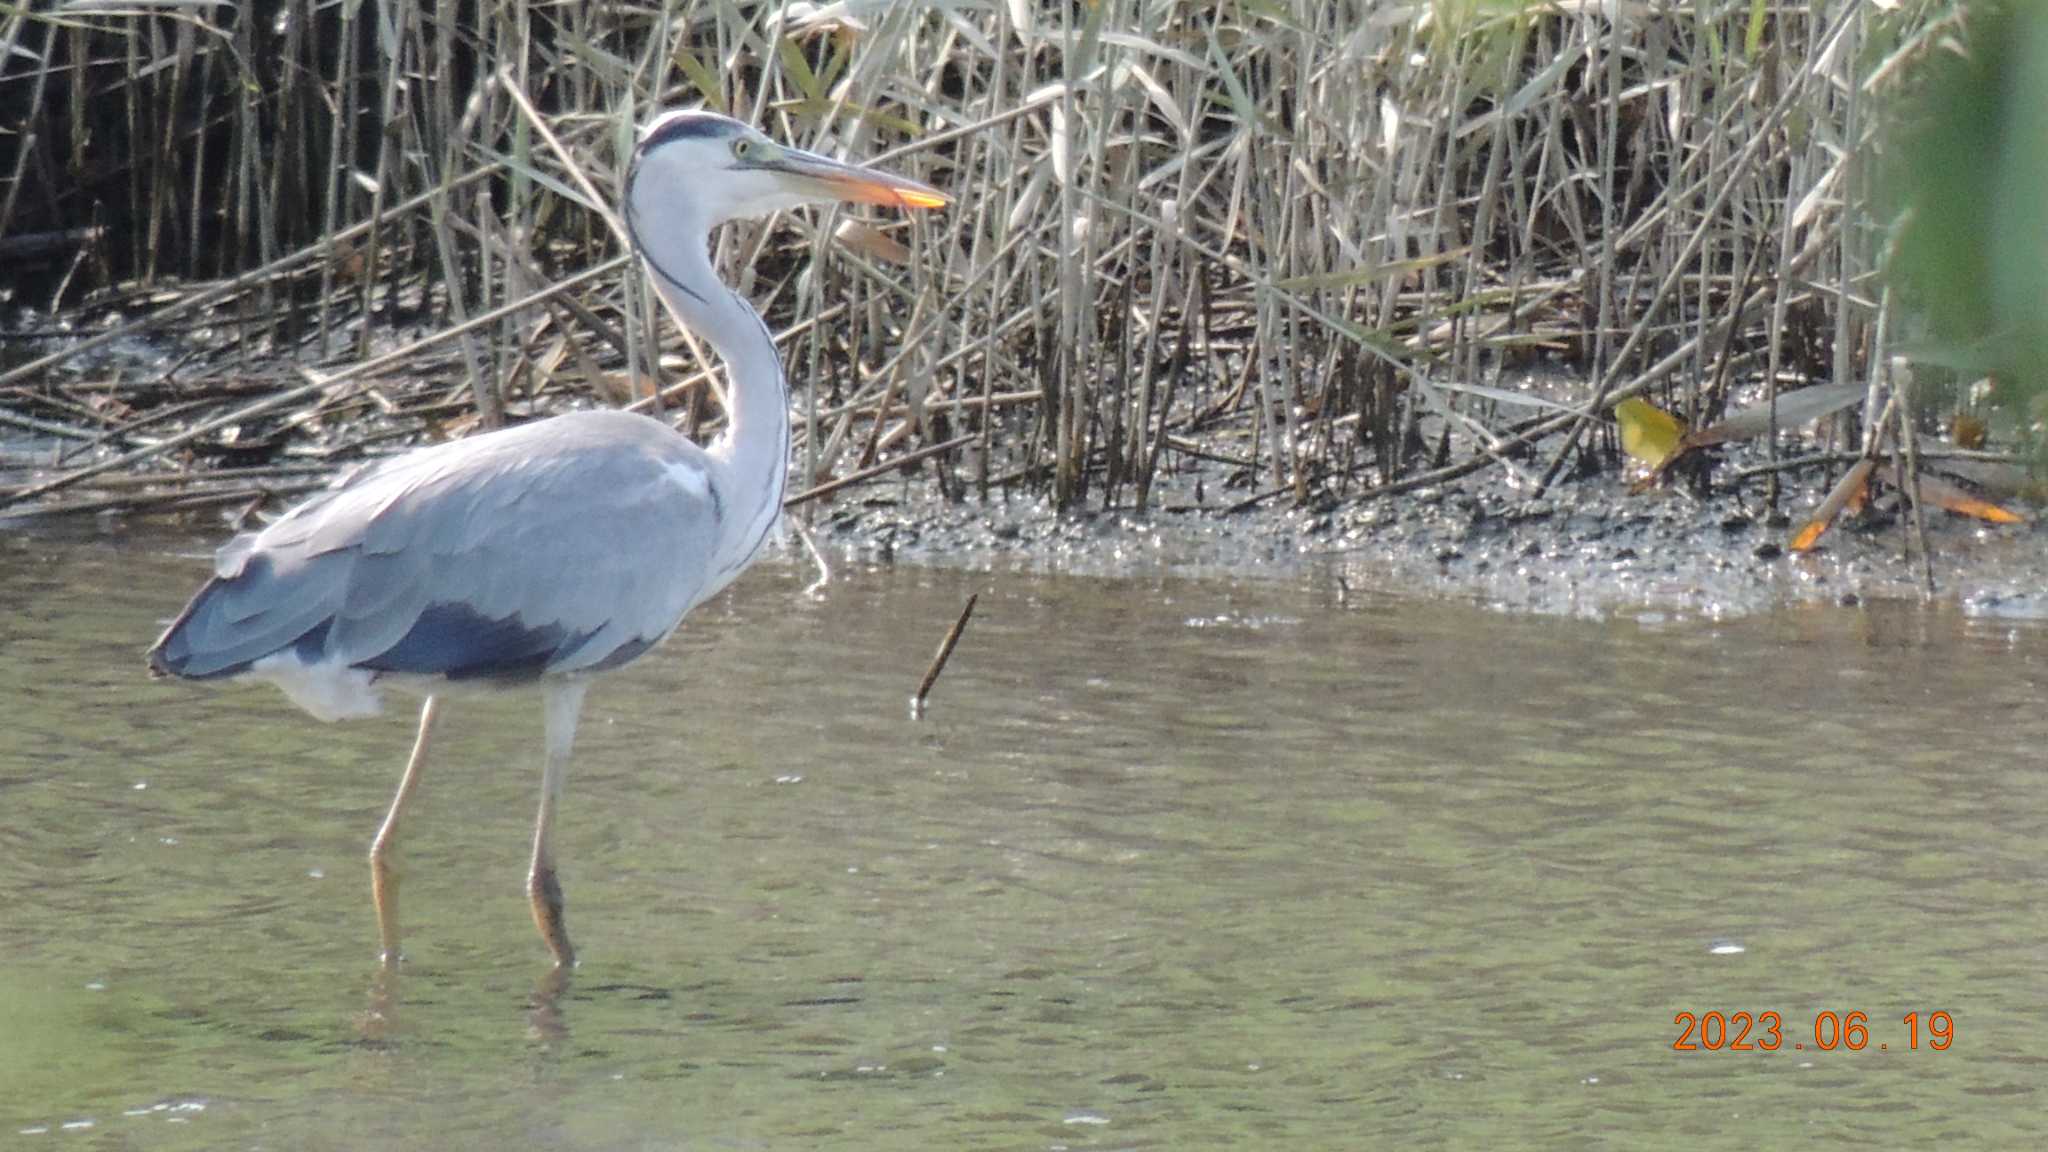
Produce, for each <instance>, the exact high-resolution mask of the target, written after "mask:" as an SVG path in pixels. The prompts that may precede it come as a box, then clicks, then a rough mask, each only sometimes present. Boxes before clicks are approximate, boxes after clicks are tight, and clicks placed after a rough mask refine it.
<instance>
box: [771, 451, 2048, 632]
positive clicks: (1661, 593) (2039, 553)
mask: <svg viewBox="0 0 2048 1152" xmlns="http://www.w3.org/2000/svg"><path fill="white" fill-rule="evenodd" d="M1217 479H1218V477H1217V476H1216V475H1215V474H1213V473H1212V474H1205V475H1202V476H1199V477H1197V476H1191V475H1188V474H1180V475H1178V476H1176V477H1175V478H1174V481H1173V483H1172V485H1171V486H1170V487H1169V488H1168V490H1167V492H1166V494H1165V498H1164V499H1163V500H1161V501H1160V502H1159V504H1160V509H1159V510H1153V511H1149V512H1146V513H1144V514H1139V513H1136V512H1134V511H1129V510H1109V511H1103V510H1100V509H1090V510H1084V511H1078V512H1069V513H1066V514H1057V513H1055V512H1054V511H1053V510H1052V508H1051V506H1050V503H1049V501H1048V500H1047V499H1045V498H1043V497H1039V496H1034V495H1025V494H1017V493H1012V494H1009V495H1007V496H1005V495H1003V494H1001V493H992V494H991V496H990V498H989V499H988V501H987V502H983V501H981V500H979V499H977V498H975V497H974V496H971V495H970V496H968V497H967V498H966V499H964V500H961V501H958V502H948V501H946V500H943V499H941V498H939V497H938V496H937V495H936V492H935V486H934V485H933V484H932V483H931V482H930V481H929V480H928V479H923V478H912V479H910V480H908V481H898V482H895V483H893V484H890V485H884V486H880V487H874V488H868V489H865V490H862V491H860V492H856V493H852V494H850V495H849V496H848V497H847V498H845V499H842V500H840V501H838V502H837V503H834V504H832V505H830V506H826V507H819V508H816V509H812V510H808V511H806V510H801V509H800V510H798V511H797V512H794V513H792V515H793V516H794V517H796V518H799V519H805V520H806V522H807V523H809V524H810V525H811V530H812V532H813V536H814V539H815V540H816V541H817V543H818V545H819V547H820V548H821V549H824V550H825V552H826V554H827V555H828V557H829V556H837V557H843V558H846V559H849V560H852V561H854V562H907V563H913V564H921V565H932V566H937V567H948V568H966V569H972V570H984V571H992V572H993V571H1014V570H1029V571H1049V572H1061V573H1069V574H1075V575H1084V576H1099V577H1115V576H1129V575H1153V576H1156V575H1188V576H1202V577H1219V578H1226V579H1232V578H1245V579H1301V578H1317V579H1327V580H1330V581H1332V582H1337V583H1339V587H1340V588H1341V589H1345V590H1350V591H1356V592H1359V593H1362V594H1370V593H1384V594H1392V595H1395V596H1428V597H1437V598H1444V599H1450V600H1463V601H1469V602H1472V603H1474V604H1478V605H1483V606H1485V607H1488V608H1492V609H1497V610H1503V611H1515V612H1533V613H1542V614H1557V615H1570V616H1583V617H1593V618H1600V617H1608V616H1617V615H1621V616H1638V617H1650V618H1655V619H1670V618H1689V617H1701V618H1709V619H1715V618H1727V617H1733V616H1740V615H1746V614H1749V613H1753V612H1759V611H1766V610H1769V609H1772V608H1774V607H1778V606H1782V605H1787V604H1819V603H1833V604H1844V605H1855V604H1858V603H1861V602H1863V601H1865V600H1871V599H1883V600H1919V599H1922V598H1927V599H1932V600H1935V601H1943V602H1950V603H1954V604H1956V605H1958V606H1960V607H1961V608H1962V609H1963V610H1964V611H1967V612H1971V613H1975V614H1983V615H1990V616H2008V617H2014V618H2039V617H2043V616H2048V595H2044V590H2048V539H2044V538H2043V536H2042V535H2041V534H2040V532H2039V531H2038V530H2037V528H2036V526H2035V525H2034V524H2032V523H2029V524H2022V525H2016V526H2006V527H1999V526H1991V525H1986V524H1982V523H1979V522H1977V521H1973V520H1969V519H1965V518H1962V517H1957V516H1952V515H1950V514H1948V513H1945V512H1940V511H1936V510H1932V509H1930V510H1929V512H1928V520H1927V538H1928V543H1929V546H1930V550H1931V553H1932V558H1931V563H1930V565H1929V568H1930V569H1931V572H1932V575H1933V578H1934V592H1933V594H1932V595H1931V597H1929V596H1926V595H1925V593H1924V587H1923V583H1922V581H1923V579H1924V575H1925V573H1924V572H1923V569H1922V565H1921V562H1920V560H1919V557H1918V555H1917V554H1916V553H1914V552H1912V550H1911V537H1910V531H1909V528H1908V517H1907V516H1906V515H1905V514H1903V513H1902V512H1901V511H1900V510H1899V509H1898V508H1897V507H1896V493H1893V494H1892V496H1891V497H1890V498H1889V499H1888V500H1881V501H1879V502H1877V503H1876V504H1875V505H1874V506H1873V509H1872V510H1871V512H1870V513H1868V514H1867V515H1865V516H1864V517H1862V518H1860V519H1857V520H1854V521H1847V520H1845V522H1844V523H1843V524H1841V525H1840V526H1838V527H1837V528H1835V529H1834V530H1833V531H1831V532H1829V533H1828V534H1827V536H1826V538H1825V539H1824V542H1823V544H1822V546H1821V547H1820V548H1818V549H1816V550H1814V551H1813V552H1810V553H1806V554H1794V553H1790V552H1788V551H1786V548H1785V544H1786V541H1787V540H1788V539H1789V538H1790V537H1791V535H1792V533H1793V531H1794V530H1795V529H1796V526H1797V523H1798V521H1799V520H1800V519H1801V518H1802V517H1804V516H1805V515H1806V514H1808V513H1810V512H1811V511H1812V509H1813V508H1814V506H1815V505H1816V504H1817V503H1818V502H1819V500H1820V498H1821V486H1820V485H1819V483H1818V482H1817V479H1816V482H1812V483H1804V484H1797V485H1792V486H1789V487H1788V488H1787V489H1786V491H1785V494H1784V496H1783V498H1782V499H1781V503H1780V509H1781V512H1780V514H1779V515H1777V516H1776V517H1773V516H1772V515H1771V514H1770V512H1769V510H1768V509H1767V507H1766V506H1765V503H1764V498H1763V493H1762V489H1761V486H1759V485H1751V486H1748V487H1746V488H1744V489H1741V490H1732V491H1730V490H1724V491H1715V492H1711V493H1709V494H1708V495H1706V496H1704V497H1701V496H1697V495H1695V494H1693V493H1692V492H1690V491H1687V490H1686V489H1684V488H1683V487H1679V486H1671V487H1664V488H1658V489H1652V490H1649V491H1643V492H1635V491H1632V490H1631V480H1630V478H1629V477H1628V476H1627V475H1626V474H1625V473H1624V472H1623V471H1622V470H1620V469H1618V468H1617V469H1615V470H1610V471H1607V472H1604V473H1601V474H1597V475H1592V476H1581V477H1578V478H1574V479H1571V480H1568V481H1565V482H1562V483H1560V484H1559V485H1557V486H1555V487H1553V488H1552V490H1551V491H1550V492H1548V493H1546V494H1545V495H1544V496H1543V497H1541V498H1539V499H1536V500H1527V499H1523V498H1522V497H1521V496H1520V495H1519V494H1517V493H1515V492H1512V491H1508V490H1505V489H1504V488H1503V487H1502V485H1501V483H1500V478H1499V477H1498V476H1496V475H1492V474H1489V473H1481V474H1479V475H1477V476H1474V477H1472V478H1469V479H1467V480H1464V481H1459V482H1453V483H1450V484H1445V485H1441V486H1437V487H1433V488H1426V489H1421V490H1417V491H1414V492H1409V493H1406V494H1404V495H1402V496H1401V497H1399V498H1398V499H1395V500H1376V501H1366V502H1359V501H1350V502H1345V501H1341V500H1331V499H1326V500H1325V501H1324V502H1323V503H1322V504H1320V505H1318V506H1315V507H1310V508H1292V507H1287V506H1286V505H1285V504H1283V503H1281V502H1279V501H1273V502H1269V503H1268V504H1267V505H1266V506H1262V507H1259V508H1254V509H1250V510H1245V511H1236V512H1232V511H1229V509H1230V508H1231V507H1232V506H1233V505H1234V504H1235V503H1237V502H1238V501H1239V500H1240V499H1241V495H1240V494H1237V493H1230V492H1224V493H1223V494H1222V495H1221V497H1220V498H1219V496H1218V492H1219V488H1218V485H1217V483H1216V481H1217ZM1197 480H1200V482H1201V483H1200V485H1199V488H1198V485H1197V483H1196V481H1197ZM1197 496H1200V497H1202V503H1201V504H1197V503H1196V498H1197ZM792 547H800V545H796V544H794V543H792Z"/></svg>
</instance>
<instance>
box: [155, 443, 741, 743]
mask: <svg viewBox="0 0 2048 1152" xmlns="http://www.w3.org/2000/svg"><path fill="white" fill-rule="evenodd" d="M719 471H720V469H719V467H718V461H716V460H715V459H713V457H712V456H711V454H710V453H707V452H706V451H705V450H704V449H702V448H700V447H698V446H697V445H696V444H693V443H691V442H690V441H689V440H687V439H685V438H684V437H682V436H680V435H678V434H676V433H675V432H672V431H670V430H669V429H668V428H667V427H666V426H664V425H662V424H661V423H660V422H658V421H655V420H652V419H650V418H648V417H645V416H638V415H632V414H628V413H622V412H604V411H599V412H572V413H568V414H566V415H562V416H557V417H554V418H552V419H548V420H542V421H538V422H536V423H532V424H525V425H521V426H519V427H516V428H509V429H505V430H503V431H499V432H493V433H489V434H486V435H482V436H474V437H471V438H469V439H466V440H458V441H454V442H452V443H448V444H442V445H437V446H434V447H431V448H426V449H421V450H418V451H414V452H410V453H407V454H406V455H404V456H400V457H396V458H394V459H392V460H388V461H384V462H382V463H379V464H375V465H372V466H369V467H367V468H364V469H362V470H360V471H358V472H357V473H356V474H354V475H353V476H351V477H349V478H347V479H345V480H344V481H343V482H341V483H340V484H339V485H337V486H336V487H335V488H333V489H331V490H329V491H327V492H324V493H322V494H320V495H318V496H316V497H314V498H313V499H311V500H308V501H307V502H305V503H303V504H301V505H299V506H298V507H296V508H294V509H292V511H291V512H290V513H289V514H287V515H286V516H284V517H283V518H282V519H279V520H277V521H276V522H275V523H272V524H270V525H269V526H268V527H266V528H264V529H262V530H261V531H259V532H251V533H245V534H243V535H241V536H238V537H236V538H235V539H234V540H233V541H231V542H230V543H228V544H227V545H226V546H225V547H223V548H221V550H220V552H219V553H218V555H217V556H216V560H215V572H214V577H213V579H212V580H210V581H208V582H207V584H206V585H205V587H203V588H201V589H200V591H199V593H198V594H197V595H196V596H194V597H193V599H192V602H191V604H190V605H189V606H188V607H187V608H186V609H185V611H184V613H183V614H182V615H181V616H180V617H179V618H178V620H177V622H176V623H175V624H173V625H172V627H171V628H170V630H169V631H167V632H166V633H165V635H164V638H163V640H162V641H161V642H159V644H158V645H157V647H156V648H155V649H154V650H152V652H151V654H150V661H151V664H152V666H153V667H154V668H156V669H157V670H159V671H162V672H168V673H172V674H175V675H179V676H184V677H188V678H192V679H213V678H219V677H226V676H236V675H242V674H251V675H254V676H256V677H258V678H262V679H269V680H274V681H276V682H277V683H278V684H279V685H280V686H281V687H283V688H285V689H286V691H287V692H288V693H290V694H291V695H292V696H293V698H294V700H296V701H297V702H299V703H300V704H301V705H302V706H304V707H306V708H307V710H308V711H310V712H313V713H314V714H315V715H320V716H322V717H323V718H325V719H332V718H334V717H335V712H334V709H333V706H332V704H323V700H322V697H321V696H320V695H319V693H318V692H317V688H318V684H317V680H318V676H317V674H314V675H311V676H310V678H311V679H312V680H313V681H315V682H314V683H313V684H310V685H309V684H308V680H309V673H314V672H315V670H322V671H325V672H326V673H327V674H328V675H330V676H332V677H335V678H338V680H339V684H340V685H341V686H358V685H359V686H370V685H373V684H374V683H375V681H376V680H378V679H380V678H381V677H382V676H384V675H386V674H395V675H400V676H404V677H407V678H421V677H425V678H445V679H447V680H451V681H461V680H477V681H486V682H490V681H497V682H505V681H512V682H519V681H529V680H532V679H534V678H536V677H539V676H543V675H569V674H575V673H588V672H596V671H602V670H604V669H607V668H612V667H616V666H618V665H620V664H623V663H625V662H626V661H628V660H630V659H632V658H633V657H635V656H638V655H639V654H640V653H642V652H644V651H646V650H647V649H648V648H650V647H652V646H653V645H654V644H656V643H658V642H659V641H660V640H661V639H662V638H663V637H665V636H667V635H668V634H669V632H671V631H672V630H674V628H675V626H676V624H677V623H678V622H679V621H681V619H682V618H683V615H684V614H685V613H687V612H688V611H689V610H690V609H691V608H692V607H695V606H696V605H697V604H698V603H700V602H702V601H703V600H704V599H706V598H707V597H709V596H710V595H712V594H714V593H715V592H717V591H718V589H719V588H720V587H722V586H723V584H724V583H725V582H727V581H729V580H730V579H731V578H732V576H733V575H736V574H737V573H738V571H739V570H740V568H741V567H743V563H733V561H734V560H735V559H738V558H737V557H735V556H732V555H730V554H732V553H736V552H738V551H740V550H741V549H742V548H743V547H745V546H746V545H747V544H748V543H750V542H749V541H745V540H739V539H732V540H730V541H728V539H727V537H728V536H731V535H733V534H731V533H727V532H725V531H724V529H725V527H726V519H727V518H726V515H725V505H726V501H725V497H724V496H723V494H722V493H721V488H722V485H721V484H720V483H719V477H718V472H719ZM751 543H754V544H756V545H758V541H753V542H751ZM748 551H751V549H748ZM748 558H750V557H748ZM309 688H313V689H316V691H310V692H309V691H308V689H309ZM342 698H352V699H354V700H356V701H358V702H359V703H358V706H357V707H354V708H350V709H348V710H347V711H345V712H343V713H341V714H344V715H346V714H355V713H356V712H358V711H361V710H364V709H363V707H362V705H365V704H367V705H370V706H372V707H373V706H374V696H373V695H372V696H367V697H366V696H363V695H362V694H360V693H359V692H350V693H347V694H346V695H345V696H344V697H342Z"/></svg>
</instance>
